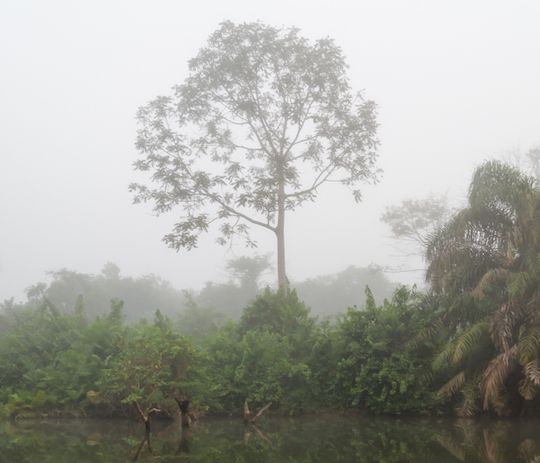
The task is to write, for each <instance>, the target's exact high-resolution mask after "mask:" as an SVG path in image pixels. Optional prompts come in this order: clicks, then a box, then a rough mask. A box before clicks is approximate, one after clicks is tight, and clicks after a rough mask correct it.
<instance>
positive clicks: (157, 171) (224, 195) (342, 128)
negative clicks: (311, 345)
mask: <svg viewBox="0 0 540 463" xmlns="http://www.w3.org/2000/svg"><path fill="white" fill-rule="evenodd" d="M346 69H347V65H346V63H345V59H344V57H343V55H342V52H341V49H340V48H339V47H338V46H336V45H335V44H334V42H333V41H332V40H331V39H329V38H325V39H320V40H317V41H315V42H314V43H310V42H309V41H308V40H307V39H305V38H303V37H301V36H300V35H299V31H298V29H295V28H289V29H287V28H283V29H276V28H273V27H270V26H266V25H264V24H262V23H260V22H256V23H251V24H240V25H235V24H233V23H232V22H224V23H223V24H222V25H221V28H220V29H219V30H217V31H216V32H215V33H214V34H212V35H211V36H210V38H209V39H208V43H207V45H206V46H205V47H204V48H203V49H202V50H200V52H199V54H198V55H197V56H196V57H195V58H193V59H192V60H191V61H189V71H190V74H189V77H188V78H187V79H186V80H185V81H184V83H183V84H181V85H177V86H176V87H174V95H173V96H160V97H158V98H156V99H155V100H153V101H151V102H150V103H148V104H147V105H146V106H144V107H142V108H140V109H139V111H138V114H137V118H138V121H139V123H140V125H141V129H140V130H139V132H138V138H137V148H138V150H139V152H140V154H141V155H142V156H143V157H142V158H141V159H139V160H138V161H137V162H135V169H138V170H141V171H148V172H151V182H152V184H153V187H149V186H147V185H143V184H132V185H131V186H130V190H131V191H133V192H135V203H138V202H146V201H151V202H153V203H154V211H155V212H156V213H158V214H160V213H164V212H168V211H171V210H172V209H175V208H176V207H179V209H181V210H182V211H183V216H181V217H180V218H179V221H178V223H177V224H176V225H175V226H174V229H173V231H172V233H170V234H168V235H167V236H165V237H164V241H165V242H166V243H167V244H168V245H169V246H170V247H172V248H174V249H176V250H178V249H180V248H187V249H191V248H193V247H196V246H197V241H198V237H199V235H200V234H201V233H202V232H206V231H208V230H209V228H210V226H211V225H212V224H213V223H214V222H216V224H219V230H220V232H221V234H220V236H219V238H218V240H217V241H218V242H219V243H221V244H225V243H226V242H228V241H230V240H231V239H232V238H233V237H235V236H238V237H241V238H243V239H244V240H245V242H246V243H247V244H248V245H251V246H255V245H256V242H255V241H254V239H252V237H251V236H250V233H249V232H250V226H253V225H256V226H259V227H263V228H265V229H268V230H270V231H271V232H273V233H275V235H276V238H277V260H278V265H277V267H278V268H277V270H278V282H279V285H280V286H282V287H285V286H286V282H287V278H286V271H285V241H284V240H285V238H284V236H285V235H284V229H285V228H284V227H285V213H286V212H287V211H292V210H294V209H295V208H296V207H298V206H301V205H302V204H303V203H304V202H306V201H313V200H314V199H315V197H316V195H317V192H318V190H319V187H320V186H321V185H322V184H323V183H325V182H329V181H332V182H340V183H342V184H344V185H346V186H347V187H349V188H350V189H351V190H352V193H353V195H354V197H355V199H356V200H357V201H359V200H360V198H361V193H360V190H359V189H358V184H359V183H361V182H369V181H376V179H377V176H378V170H377V168H376V166H375V161H376V149H377V145H378V141H377V139H376V137H375V135H376V129H377V123H376V105H375V103H374V102H372V101H369V100H365V99H364V97H363V95H362V94H361V93H353V92H352V90H351V88H350V86H349V82H348V79H347V76H346Z"/></svg>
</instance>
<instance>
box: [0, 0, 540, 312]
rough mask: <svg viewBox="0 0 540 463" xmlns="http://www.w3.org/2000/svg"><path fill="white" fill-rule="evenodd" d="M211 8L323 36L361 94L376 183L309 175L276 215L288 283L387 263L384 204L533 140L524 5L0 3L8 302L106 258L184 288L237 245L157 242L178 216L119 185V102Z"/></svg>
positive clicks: (537, 73)
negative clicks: (368, 110) (312, 187)
mask: <svg viewBox="0 0 540 463" xmlns="http://www.w3.org/2000/svg"><path fill="white" fill-rule="evenodd" d="M224 20H231V21H233V22H236V23H240V22H252V21H256V20H261V21H263V22H265V23H267V24H269V25H272V26H276V27H280V26H286V27H289V26H295V27H298V28H300V29H301V34H302V35H304V36H306V37H308V38H310V39H318V38H322V37H326V36H329V37H332V38H333V39H334V40H335V42H336V44H337V45H339V46H341V48H342V49H343V52H344V55H345V56H346V58H347V62H348V64H349V66H350V69H349V71H350V72H349V78H350V83H351V87H352V88H353V89H354V90H362V89H364V91H365V96H366V98H368V99H372V100H374V101H375V102H377V103H378V105H379V123H380V128H379V138H380V140H381V143H382V144H381V148H380V150H379V156H380V157H379V166H380V167H381V168H382V169H383V170H384V174H383V177H382V179H381V181H380V182H379V183H378V184H377V185H368V186H365V187H364V188H363V191H364V199H363V202H362V203H361V204H355V203H354V201H353V199H352V197H351V196H350V194H349V192H348V190H346V189H344V188H342V187H340V185H335V184H330V185H326V186H325V187H323V188H322V189H321V191H320V194H319V198H318V200H317V202H315V203H313V204H308V205H307V206H306V207H304V208H303V209H301V210H298V211H296V212H295V213H293V214H290V215H289V216H288V219H287V227H288V228H287V230H286V233H287V243H286V246H287V265H288V274H289V279H291V280H297V281H298V280H303V279H305V278H309V277H315V276H317V275H321V274H329V273H335V272H338V271H340V270H343V269H344V268H346V267H347V266H349V265H356V266H359V267H364V266H368V265H369V264H371V263H375V264H379V265H394V266H395V265H398V264H399V263H401V260H400V259H399V258H397V257H396V255H395V254H396V252H395V250H394V249H393V248H392V247H391V245H392V242H391V240H390V239H389V238H388V231H387V230H386V228H385V227H384V225H383V224H381V223H380V222H379V217H380V215H381V213H382V212H383V210H384V207H385V206H389V205H393V204H398V203H399V202H400V201H401V199H403V198H408V197H414V198H422V197H425V196H427V195H428V194H430V193H435V194H438V193H446V192H448V194H449V196H451V197H455V198H457V199H460V200H461V199H462V198H463V196H464V193H465V191H466V188H467V185H468V183H469V180H470V178H471V174H472V171H473V169H474V167H475V166H476V165H478V164H479V163H480V162H481V161H482V160H483V159H486V158H493V157H497V156H500V154H501V153H502V152H503V151H505V150H511V149H516V148H521V149H522V150H523V151H526V150H528V149H529V148H531V147H532V146H534V145H538V144H539V143H540V61H539V56H540V54H539V49H540V28H539V24H540V3H539V2H538V1H537V0H534V1H533V0H529V1H521V0H518V1H515V2H508V1H501V0H490V1H487V0H481V1H475V0H472V1H471V0H468V1H463V0H454V1H452V2H450V1H447V2H442V1H433V0H419V1H416V0H408V1H402V0H391V1H386V0H369V1H365V0H355V1H352V0H350V1H345V0H333V1H316V0H315V1H313V0H310V1H299V0H283V1H282V0H276V1H273V2H254V1H237V0H234V1H213V0H197V1H192V2H187V1H172V0H154V1H140V0H130V1H115V0H108V1H82V0H81V1H68V0H66V1H59V0H48V1H27V0H18V1H12V0H0V66H1V72H0V127H1V128H0V211H1V221H0V237H1V239H0V301H2V300H4V299H8V298H10V297H11V296H15V298H16V300H22V299H23V290H24V288H26V287H27V286H30V285H32V284H35V283H37V282H38V281H48V280H46V277H45V273H44V272H45V271H46V270H57V269H60V268H64V267H66V268H69V269H72V270H77V271H80V272H85V273H96V274H97V273H99V272H100V270H101V268H102V267H103V265H104V264H105V262H107V261H112V262H115V263H116V264H117V265H118V266H119V267H120V268H121V269H122V275H124V276H128V275H129V276H139V275H143V274H148V273H154V274H157V275H161V276H162V277H164V278H165V279H167V280H169V281H171V283H173V285H174V286H175V287H177V288H194V289H199V288H201V287H202V285H203V283H204V282H205V281H208V280H222V279H223V278H224V276H223V275H224V271H223V268H224V266H225V261H226V259H230V258H233V257H235V255H237V256H238V255H243V254H246V253H248V252H250V251H249V250H246V249H245V248H244V247H243V246H236V247H234V248H233V250H232V251H231V250H230V249H229V248H227V247H220V246H218V245H216V244H214V239H215V238H216V234H209V235H208V236H205V237H203V238H202V239H201V240H200V244H199V248H198V249H196V250H192V251H189V252H188V251H181V252H179V253H176V252H174V251H173V250H170V249H168V248H167V247H166V246H165V244H163V243H162V242H161V238H162V237H163V235H164V234H166V233H168V232H169V231H170V229H171V226H172V224H173V223H174V220H175V217H177V216H179V215H180V211H178V212H177V213H176V214H175V213H171V214H170V215H167V216H163V217H160V218H156V217H153V216H152V215H151V214H150V213H149V212H150V207H149V206H140V205H137V206H136V205H132V197H131V194H130V193H129V192H128V188H127V187H128V184H129V183H131V182H133V181H138V180H140V179H141V177H140V173H137V172H135V171H133V169H132V163H133V161H134V160H135V159H137V156H138V154H137V151H136V149H135V147H134V141H135V137H136V130H137V125H136V123H135V113H136V111H137V108H138V107H140V106H142V105H144V104H146V103H147V102H148V101H149V100H151V99H153V98H155V97H156V96H158V95H168V94H170V88H171V87H172V86H173V85H174V84H178V83H181V82H182V81H183V80H184V79H185V78H186V77H187V61H188V60H189V59H190V58H192V57H194V56H195V55H196V54H197V51H198V50H199V49H200V48H201V47H203V46H204V45H205V43H206V39H207V38H208V36H209V35H210V34H211V33H212V32H214V31H215V30H216V29H217V28H218V27H219V23H220V22H222V21H224ZM256 237H257V238H258V241H259V243H260V250H259V252H260V253H261V254H262V253H267V252H274V247H275V239H274V236H273V235H272V234H270V233H268V232H267V231H261V232H260V233H256ZM274 255H275V252H274ZM410 264H411V266H413V267H415V266H418V265H419V263H418V262H416V263H415V262H411V263H410ZM414 275H415V276H414ZM415 277H416V278H419V277H420V275H419V274H411V273H400V274H392V275H391V278H392V279H396V280H401V281H404V282H406V283H411V282H414V281H415V279H414V278H415Z"/></svg>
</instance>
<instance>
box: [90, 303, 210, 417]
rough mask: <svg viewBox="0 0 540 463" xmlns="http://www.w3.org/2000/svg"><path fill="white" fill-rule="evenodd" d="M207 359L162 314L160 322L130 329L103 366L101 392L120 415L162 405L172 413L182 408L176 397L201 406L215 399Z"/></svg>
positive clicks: (106, 402)
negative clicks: (133, 404)
mask: <svg viewBox="0 0 540 463" xmlns="http://www.w3.org/2000/svg"><path fill="white" fill-rule="evenodd" d="M210 385H211V383H210V381H209V379H208V378H207V376H206V366H205V358H204V355H203V354H201V353H198V352H196V351H195V350H194V349H193V347H192V345H191V342H190V341H189V339H187V338H186V337H185V336H182V335H178V334H176V333H174V332H173V331H172V324H171V322H170V320H168V319H166V318H164V317H163V316H162V315H161V314H160V312H159V311H157V312H156V320H155V322H154V325H148V324H147V323H146V322H144V321H143V322H141V323H139V324H137V325H135V326H133V327H132V328H131V329H129V330H128V331H126V333H125V335H124V336H123V338H122V340H121V341H120V346H119V352H118V354H117V355H115V356H114V358H113V359H111V361H110V362H109V363H108V365H107V368H104V369H102V370H101V373H100V379H99V381H98V388H99V389H98V393H99V396H100V398H101V399H102V400H103V402H104V403H105V404H107V405H109V406H110V407H111V408H114V407H116V409H115V411H116V412H117V413H125V411H126V407H124V406H123V405H121V406H119V404H128V408H127V410H128V413H133V410H132V408H131V402H132V401H133V400H137V401H138V402H139V404H140V405H141V407H143V408H150V406H151V405H154V406H159V408H161V409H163V410H164V411H165V412H166V413H168V414H169V415H173V414H174V412H176V411H177V410H178V406H177V404H176V402H175V400H174V398H175V397H178V398H179V397H184V396H187V397H190V399H191V401H192V403H193V404H194V405H195V406H199V405H201V404H202V403H203V402H204V403H206V404H208V403H212V387H211V386H210Z"/></svg>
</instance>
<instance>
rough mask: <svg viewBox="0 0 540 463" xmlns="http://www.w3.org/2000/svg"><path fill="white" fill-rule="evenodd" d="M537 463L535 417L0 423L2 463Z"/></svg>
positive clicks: (539, 430)
mask: <svg viewBox="0 0 540 463" xmlns="http://www.w3.org/2000/svg"><path fill="white" fill-rule="evenodd" d="M129 461H139V462H149V461H152V462H161V463H167V462H223V463H229V462H238V463H240V462H242V463H250V462H253V463H259V462H268V463H270V462H272V463H273V462H280V463H281V462H286V463H296V462H302V463H312V462H321V463H322V462H324V463H332V462H385V463H390V462H437V463H445V462H459V461H464V462H497V463H504V462H531V463H532V462H538V463H540V420H539V419H508V420H496V421H487V420H480V421H478V420H475V421H473V420H463V419H433V418H432V419H412V418H411V419H401V420H399V419H395V418H392V419H385V418H364V417H354V418H353V417H333V418H319V417H301V418H294V419H288V418H271V417H265V418H264V419H261V421H260V423H259V424H258V426H257V427H254V426H252V425H249V426H247V427H245V426H244V425H243V423H242V421H241V420H240V419H239V418H226V419H217V418H206V419H203V420H199V421H197V422H196V423H195V425H194V426H192V427H190V428H188V429H185V430H182V428H181V427H180V426H179V423H173V422H163V421H161V422H159V421H156V422H153V423H152V433H151V434H150V436H149V438H147V437H146V436H145V431H144V426H143V424H142V423H139V422H133V421H123V420H67V419H65V420H43V421H19V422H14V421H0V462H3V463H23V462H32V463H34V462H35V463H38V462H39V463H43V462H55V463H62V462H70V463H74V462H84V463H97V462H129Z"/></svg>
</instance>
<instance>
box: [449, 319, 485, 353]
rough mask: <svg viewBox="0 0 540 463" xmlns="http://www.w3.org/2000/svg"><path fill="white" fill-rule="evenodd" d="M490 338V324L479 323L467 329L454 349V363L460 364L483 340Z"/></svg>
mask: <svg viewBox="0 0 540 463" xmlns="http://www.w3.org/2000/svg"><path fill="white" fill-rule="evenodd" d="M488 336H489V323H488V322H486V321H484V322H479V323H475V324H474V325H472V326H470V327H469V328H467V330H466V331H465V332H464V333H463V334H462V335H461V336H460V337H459V338H458V340H457V342H456V346H455V348H454V357H453V358H452V361H453V362H454V363H458V362H459V361H461V360H462V359H463V358H464V357H465V356H467V355H468V354H470V353H471V352H472V351H473V350H474V349H475V348H476V347H478V344H479V343H481V341H482V340H483V339H485V338H486V337H488Z"/></svg>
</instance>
